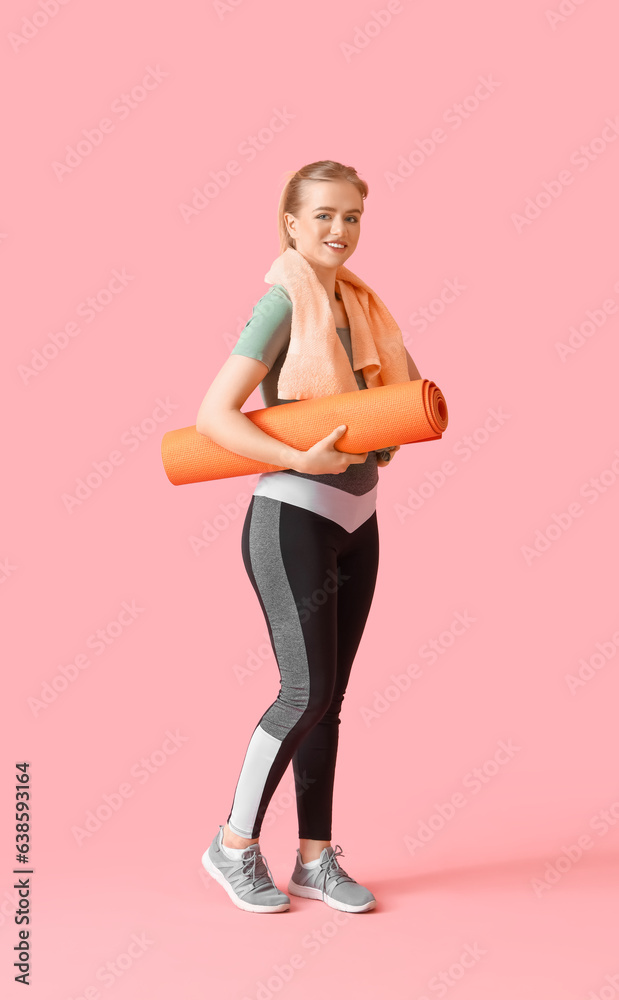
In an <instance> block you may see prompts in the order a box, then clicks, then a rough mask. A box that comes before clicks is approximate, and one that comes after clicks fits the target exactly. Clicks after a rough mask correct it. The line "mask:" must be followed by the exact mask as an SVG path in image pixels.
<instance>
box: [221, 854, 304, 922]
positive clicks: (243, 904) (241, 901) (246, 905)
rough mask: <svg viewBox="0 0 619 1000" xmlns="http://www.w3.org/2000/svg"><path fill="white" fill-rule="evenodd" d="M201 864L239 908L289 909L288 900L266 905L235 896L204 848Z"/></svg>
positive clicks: (267, 910)
mask: <svg viewBox="0 0 619 1000" xmlns="http://www.w3.org/2000/svg"><path fill="white" fill-rule="evenodd" d="M202 864H203V865H204V867H205V868H206V870H207V872H208V873H209V875H210V876H211V877H212V878H214V879H215V881H216V882H219V885H220V886H222V888H224V889H225V890H226V892H227V893H228V895H229V897H230V899H231V900H232V902H233V903H234V905H235V906H238V907H239V909H241V910H247V911H248V912H250V913H281V912H282V911H283V910H288V909H290V901H288V902H287V903H275V904H274V905H273V906H267V905H264V904H260V903H248V902H246V900H244V899H241V898H240V896H237V894H236V893H235V891H234V889H233V888H232V886H231V885H230V883H229V882H228V881H227V880H226V878H225V877H224V876H223V875H222V873H221V872H220V871H219V869H218V868H216V867H215V865H214V864H213V861H212V860H211V857H210V855H209V853H208V850H206V851H205V852H204V854H203V855H202Z"/></svg>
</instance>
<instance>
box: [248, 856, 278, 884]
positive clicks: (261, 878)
mask: <svg viewBox="0 0 619 1000" xmlns="http://www.w3.org/2000/svg"><path fill="white" fill-rule="evenodd" d="M258 859H260V861H261V862H262V867H263V868H266V872H265V871H261V870H260V867H261V866H260V865H258ZM241 861H242V865H243V875H248V876H249V877H250V878H251V883H252V886H257V885H262V884H264V883H265V882H266V883H267V884H268V882H269V880H270V881H271V884H272V885H275V880H274V878H273V875H272V873H271V869H270V868H269V865H268V862H267V859H266V858H265V856H264V854H261V853H260V851H251V853H250V854H249V855H248V856H247V857H244V858H241ZM245 865H249V868H247V869H246V868H245ZM256 867H258V871H256ZM267 873H268V874H267Z"/></svg>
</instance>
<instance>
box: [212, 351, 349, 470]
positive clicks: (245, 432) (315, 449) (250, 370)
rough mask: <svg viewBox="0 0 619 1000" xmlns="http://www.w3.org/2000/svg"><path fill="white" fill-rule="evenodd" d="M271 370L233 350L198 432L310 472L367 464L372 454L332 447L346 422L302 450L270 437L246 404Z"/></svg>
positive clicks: (272, 461) (259, 458)
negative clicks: (246, 411)
mask: <svg viewBox="0 0 619 1000" xmlns="http://www.w3.org/2000/svg"><path fill="white" fill-rule="evenodd" d="M268 370H269V369H268V366H267V365H265V364H264V363H263V362H262V361H258V360H257V359H256V358H246V357H245V356H244V355H241V354H230V355H229V356H228V358H226V360H225V362H224V363H223V365H222V367H221V368H220V370H219V371H218V372H217V375H216V376H215V378H214V379H213V381H212V382H211V385H210V386H209V389H208V391H207V393H206V396H205V397H204V399H203V400H202V404H201V406H200V409H199V411H198V416H197V418H196V430H197V431H198V433H199V434H205V435H206V436H207V437H209V438H210V439H211V441H215V443H216V444H219V445H221V446H222V447H223V448H227V449H228V450H229V451H233V452H235V454H237V455H243V456H244V457H245V458H253V459H256V460H257V461H259V462H266V463H267V464H269V465H279V466H280V467H281V468H282V469H294V471H295V472H304V473H310V474H311V475H322V474H324V473H340V472H345V471H346V469H347V468H348V466H349V465H350V464H351V463H362V462H365V460H366V458H367V454H368V453H367V452H364V453H363V454H361V455H352V454H350V453H348V452H344V451H337V450H336V449H335V448H334V447H333V445H334V443H335V442H336V441H337V439H338V438H340V437H341V436H342V434H343V433H344V430H345V429H346V428H345V425H340V426H341V427H342V429H341V430H340V429H338V428H335V430H333V431H331V433H330V434H328V435H327V436H326V437H324V438H322V440H321V441H317V442H316V444H315V445H313V446H312V447H311V448H310V449H308V451H300V450H298V449H297V448H293V447H292V446H291V445H288V444H286V443H285V442H283V441H278V440H277V438H274V437H271V435H270V434H267V433H266V432H265V431H263V430H261V429H260V428H259V427H258V426H257V425H256V424H254V423H253V421H251V420H250V419H249V417H247V416H245V414H244V413H242V412H241V407H242V406H243V404H244V403H245V401H246V400H247V399H248V398H249V396H251V394H252V392H253V391H254V389H255V388H256V387H257V386H258V385H259V384H260V382H261V381H262V379H263V378H264V376H265V374H266V373H267V371H268ZM284 405H290V404H284Z"/></svg>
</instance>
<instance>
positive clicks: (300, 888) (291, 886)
mask: <svg viewBox="0 0 619 1000" xmlns="http://www.w3.org/2000/svg"><path fill="white" fill-rule="evenodd" d="M288 892H290V893H292V895H293V896H303V897H304V898H305V899H322V900H323V902H325V903H326V904H327V906H331V907H333V909H334V910H344V911H345V912H346V913H365V911H366V910H373V909H374V907H375V906H376V900H375V899H371V900H370V901H369V902H368V903H360V904H359V905H358V906H353V904H352V903H342V902H340V900H339V899H332V898H331V896H328V895H325V896H323V894H322V889H314V888H313V887H312V886H310V885H297V883H296V882H293V881H292V879H290V882H289V883H288Z"/></svg>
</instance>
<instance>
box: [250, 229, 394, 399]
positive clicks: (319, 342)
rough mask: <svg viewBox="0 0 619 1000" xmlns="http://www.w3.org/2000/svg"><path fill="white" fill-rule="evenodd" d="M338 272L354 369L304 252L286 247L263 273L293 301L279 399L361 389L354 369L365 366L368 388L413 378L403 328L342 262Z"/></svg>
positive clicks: (321, 288)
mask: <svg viewBox="0 0 619 1000" xmlns="http://www.w3.org/2000/svg"><path fill="white" fill-rule="evenodd" d="M335 277H336V280H337V281H339V285H340V294H341V296H342V303H343V305H344V308H345V310H346V312H347V314H348V320H349V323H350V340H351V345H352V356H353V366H352V368H351V366H350V361H349V359H348V355H347V354H346V350H345V348H344V345H343V344H342V342H341V340H340V338H339V337H338V335H337V331H336V329H335V320H334V318H333V313H332V312H331V307H330V305H329V297H328V295H327V292H326V290H325V288H324V286H323V285H322V284H321V282H320V281H319V280H318V278H317V276H316V272H315V271H314V269H313V267H312V266H311V264H310V263H309V262H308V261H307V260H306V259H305V257H304V256H303V254H301V253H299V251H298V250H295V249H294V247H288V248H287V249H286V250H284V252H283V253H282V254H280V255H279V257H276V259H275V260H274V261H273V263H272V265H271V267H270V269H269V271H267V273H266V275H265V276H264V280H265V281H266V282H267V284H269V285H275V284H278V285H283V286H284V288H285V289H286V291H287V292H288V294H289V295H290V298H291V300H292V325H291V330H290V344H289V346H288V354H287V356H286V360H285V361H284V364H283V365H282V370H281V372H280V376H279V381H278V383H277V396H278V399H308V398H312V397H315V396H332V395H336V394H337V393H340V392H353V391H354V390H355V389H359V386H358V385H357V380H356V378H355V376H354V374H353V369H354V371H359V370H361V371H362V373H363V377H364V379H365V383H366V385H367V387H368V389H372V388H375V387H377V386H380V385H391V384H393V383H395V382H409V381H410V376H409V374H408V364H407V359H406V349H405V347H404V341H403V339H402V331H401V330H400V328H399V327H398V325H397V323H396V321H395V320H394V318H393V316H392V315H391V313H390V312H389V310H388V309H387V307H386V306H385V305H384V303H383V302H381V300H380V299H379V297H378V295H376V293H375V292H373V291H372V289H371V288H370V287H369V286H368V285H366V283H365V282H364V281H362V279H361V278H358V277H357V275H356V274H353V272H352V271H349V269H348V268H347V267H344V265H343V264H342V265H341V266H340V267H338V269H337V271H336V274H335Z"/></svg>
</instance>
